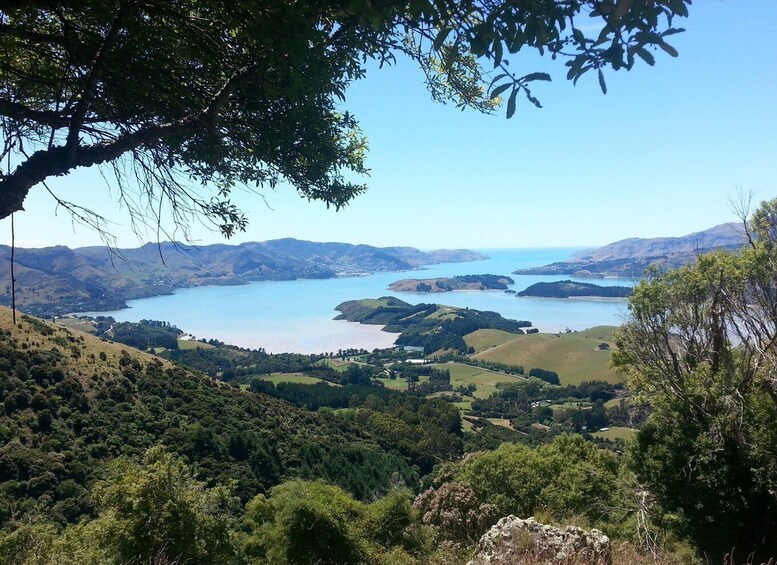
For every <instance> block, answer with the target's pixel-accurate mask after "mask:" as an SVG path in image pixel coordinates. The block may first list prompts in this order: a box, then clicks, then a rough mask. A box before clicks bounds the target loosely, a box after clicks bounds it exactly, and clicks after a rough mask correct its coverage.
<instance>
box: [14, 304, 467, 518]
mask: <svg viewBox="0 0 777 565" xmlns="http://www.w3.org/2000/svg"><path fill="white" fill-rule="evenodd" d="M6 314H7V312H4V313H3V316H4V317H3V319H4V320H5V315H6ZM35 323H36V324H44V323H43V322H40V321H36V322H35ZM8 325H9V326H10V324H8ZM46 327H47V328H50V329H51V330H52V331H51V334H50V335H43V334H40V333H37V332H35V331H34V327H33V325H32V324H30V323H28V322H22V327H17V328H14V329H12V330H10V331H9V330H3V331H2V335H0V400H2V405H3V411H4V413H3V414H2V415H0V434H2V439H3V445H2V447H0V518H2V520H3V523H4V524H14V523H18V521H19V520H21V519H22V518H23V517H24V516H26V515H29V514H30V513H31V512H33V511H35V512H40V513H44V514H46V515H47V516H49V517H50V519H51V520H53V521H54V522H58V523H64V522H73V521H76V520H78V519H79V517H80V516H81V515H84V514H85V515H90V514H91V513H92V512H93V511H94V508H93V506H92V505H91V503H90V502H89V500H88V498H87V497H86V496H85V490H86V488H87V487H88V486H89V485H90V484H91V483H92V482H93V481H94V480H95V479H96V478H97V476H98V473H99V470H100V465H101V464H102V463H104V462H106V461H108V460H111V459H113V458H115V457H117V456H121V455H138V454H140V453H142V452H143V451H144V450H145V449H146V448H148V447H150V446H153V445H156V444H160V443H161V444H162V445H164V446H166V447H168V448H169V449H171V450H172V451H174V452H176V453H178V454H181V455H185V456H186V457H188V458H189V459H190V460H191V461H196V462H197V464H196V473H197V476H198V478H199V479H201V480H206V481H207V482H208V483H209V484H222V485H224V484H228V483H229V482H230V481H234V482H235V483H236V491H235V493H236V494H237V496H239V497H241V498H242V499H243V500H247V499H248V498H249V497H251V496H253V495H255V494H256V493H257V492H264V491H266V490H267V489H269V488H271V487H272V486H273V485H276V484H278V483H280V482H281V481H282V480H283V479H284V478H286V477H304V478H308V479H325V480H328V481H331V482H333V483H335V484H339V485H341V486H342V487H344V488H346V489H348V490H349V491H350V492H352V493H353V494H355V495H356V496H358V497H360V498H369V497H371V496H373V495H375V494H376V493H381V492H384V491H385V490H386V489H387V488H388V485H389V484H390V482H391V479H392V477H395V478H396V479H397V480H399V481H400V482H404V483H406V484H409V485H413V484H414V483H415V482H416V481H417V473H416V471H414V470H413V469H411V468H410V466H409V465H408V463H407V460H406V459H405V458H404V457H402V456H401V455H400V454H399V453H397V452H396V451H394V450H396V449H398V445H397V444H396V443H392V440H391V439H389V438H388V437H382V438H372V437H371V436H370V434H369V433H368V432H365V431H362V430H360V429H358V428H357V427H356V426H355V425H354V424H351V423H349V422H347V421H346V420H344V419H340V418H335V417H334V416H331V415H325V414H322V415H316V414H313V413H310V412H305V411H302V410H299V409H297V408H295V407H293V406H291V405H289V404H288V403H285V402H282V401H279V400H274V399H272V398H270V397H267V396H264V395H259V394H251V393H247V392H244V391H242V390H240V389H239V388H234V387H230V386H227V385H225V384H221V383H218V382H216V381H214V380H212V379H209V378H206V377H200V376H197V375H194V374H192V373H190V372H187V371H185V370H183V369H180V368H173V367H169V366H165V365H164V364H163V363H162V362H161V361H159V360H158V359H154V358H151V357H148V356H146V355H144V354H142V353H139V352H138V353H134V354H130V353H128V352H127V351H122V350H120V349H119V348H118V346H115V345H111V344H107V343H102V342H100V341H99V340H97V339H96V338H91V337H86V336H78V337H76V336H75V335H73V334H71V333H70V332H69V331H67V330H65V329H63V328H55V327H52V326H49V325H47V324H46ZM59 342H62V343H64V344H66V345H57V343H59ZM456 416H458V414H456ZM376 439H379V441H380V442H381V444H382V445H384V446H386V447H385V449H384V448H381V447H380V446H379V445H378V443H377V441H376Z"/></svg>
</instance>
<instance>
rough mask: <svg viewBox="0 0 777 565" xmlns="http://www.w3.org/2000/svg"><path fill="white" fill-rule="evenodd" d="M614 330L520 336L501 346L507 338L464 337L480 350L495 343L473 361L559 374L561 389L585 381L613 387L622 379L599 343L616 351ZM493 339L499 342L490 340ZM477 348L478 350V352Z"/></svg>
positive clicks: (609, 328)
mask: <svg viewBox="0 0 777 565" xmlns="http://www.w3.org/2000/svg"><path fill="white" fill-rule="evenodd" d="M615 329H616V328H615V327H614V326H598V327H595V328H591V329H588V330H584V331H580V332H571V333H565V334H545V333H538V334H530V335H518V336H515V338H514V339H511V340H509V341H504V342H502V343H498V342H499V341H501V340H502V339H506V338H507V337H508V336H506V335H504V334H497V335H494V334H490V333H478V332H474V333H472V334H468V335H466V336H465V337H464V339H465V341H466V342H467V344H468V345H472V346H473V347H475V345H477V346H478V347H480V348H483V347H484V344H486V343H489V341H493V342H495V343H497V344H495V346H493V347H490V348H487V349H480V350H479V351H480V352H479V353H476V354H475V355H474V356H473V357H474V358H475V359H482V360H485V361H494V362H499V363H508V364H511V365H522V366H523V367H525V368H526V370H527V371H528V370H529V369H530V368H532V367H539V368H542V369H546V370H549V371H555V372H557V373H558V375H559V378H560V379H561V384H562V385H567V384H578V383H580V382H582V381H586V380H600V381H606V382H610V383H617V382H621V378H620V377H619V376H618V375H616V374H615V372H614V371H613V370H612V369H611V368H610V366H609V363H610V352H609V351H607V350H604V351H602V350H599V349H598V346H599V344H600V343H607V344H609V345H610V347H613V342H612V334H613V332H614V331H615ZM488 336H494V337H495V338H496V339H491V340H489V339H488ZM478 347H476V349H478Z"/></svg>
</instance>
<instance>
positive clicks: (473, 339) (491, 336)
mask: <svg viewBox="0 0 777 565" xmlns="http://www.w3.org/2000/svg"><path fill="white" fill-rule="evenodd" d="M517 337H520V336H519V335H518V334H513V333H510V332H506V331H503V330H475V331H474V332H472V333H470V334H467V335H465V336H464V342H465V343H466V344H467V347H474V348H475V352H476V353H480V352H481V351H485V350H486V349H491V348H492V347H496V346H497V345H502V344H503V343H507V342H508V341H513V340H514V339H515V338H517Z"/></svg>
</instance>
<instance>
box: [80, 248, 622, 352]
mask: <svg viewBox="0 0 777 565" xmlns="http://www.w3.org/2000/svg"><path fill="white" fill-rule="evenodd" d="M573 251H575V249H509V250H507V249H500V250H483V252H484V253H486V254H488V255H489V256H490V259H487V260H485V261H475V262H471V263H445V264H441V265H432V266H430V267H428V268H427V269H424V270H419V271H410V272H408V271H405V272H399V273H377V274H374V275H369V276H364V277H349V278H342V279H326V280H320V279H316V280H296V281H263V282H256V283H251V284H248V285H243V286H208V287H197V288H186V289H180V290H177V291H176V292H175V294H172V295H170V296H156V297H153V298H144V299H140V300H132V301H129V302H128V304H129V306H130V308H128V309H125V310H118V311H114V312H92V313H91V314H92V315H100V314H101V315H107V316H113V317H114V318H115V319H116V320H117V321H130V322H137V321H139V320H141V319H153V320H165V321H168V322H170V323H172V324H174V325H176V326H178V327H179V328H181V329H182V330H184V331H186V332H189V333H192V334H194V335H195V336H196V337H197V338H201V337H205V338H217V339H220V340H222V341H224V342H227V343H232V344H235V345H239V346H242V347H252V348H257V347H263V348H265V349H266V350H267V351H270V352H275V353H277V352H283V351H290V352H297V353H319V352H327V351H337V350H338V349H345V348H349V347H363V348H365V349H368V350H372V349H374V348H376V347H389V346H390V345H392V344H393V342H394V339H395V338H396V335H395V334H389V333H386V332H383V331H380V328H379V327H378V326H368V325H362V324H354V323H350V322H344V321H337V320H333V318H334V317H335V316H336V315H337V314H338V312H336V311H335V310H334V308H335V307H336V306H337V305H338V304H340V303H341V302H344V301H346V300H355V299H359V298H378V297H380V296H386V295H392V296H396V297H398V298H400V299H402V300H404V301H406V302H409V303H412V304H417V303H419V302H439V303H442V304H449V305H451V306H459V307H468V308H475V309H477V310H493V311H496V312H499V313H500V314H502V315H503V316H505V317H507V318H513V319H518V320H529V321H531V322H532V323H533V324H534V326H535V327H537V328H539V329H540V331H543V332H546V331H547V332H551V331H563V330H565V329H567V328H568V329H571V330H582V329H585V328H589V327H592V326H598V325H618V324H620V323H621V321H622V319H623V316H624V314H625V311H626V301H624V300H584V299H571V300H560V299H551V298H516V297H515V296H514V295H512V294H506V293H504V292H502V291H484V292H477V291H474V292H449V293H442V294H432V295H430V294H425V293H415V292H411V293H406V292H390V291H388V290H387V287H388V285H389V284H390V283H392V282H394V281H395V280H398V279H402V278H431V277H441V276H454V275H466V274H482V273H492V274H497V275H510V272H511V271H513V270H515V269H518V268H524V267H533V266H539V265H544V264H547V263H551V262H554V261H560V260H563V259H565V258H566V257H568V256H569V254H570V253H572V252H573ZM510 276H512V277H513V278H514V279H515V282H516V284H515V285H514V286H512V287H511V288H512V289H513V290H516V291H520V290H523V289H524V288H526V287H528V286H529V285H531V284H534V283H535V282H540V281H555V280H562V279H565V278H569V277H557V276H519V275H510ZM587 281H588V282H594V283H596V284H601V285H614V284H620V285H632V284H633V283H634V281H633V280H625V279H599V280H587Z"/></svg>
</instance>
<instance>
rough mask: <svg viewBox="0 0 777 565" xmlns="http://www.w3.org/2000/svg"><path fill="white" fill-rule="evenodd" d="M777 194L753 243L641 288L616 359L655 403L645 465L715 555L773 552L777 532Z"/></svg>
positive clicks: (758, 215) (670, 508)
mask: <svg viewBox="0 0 777 565" xmlns="http://www.w3.org/2000/svg"><path fill="white" fill-rule="evenodd" d="M775 210H777V200H771V201H769V202H763V203H762V204H761V205H760V207H759V208H758V210H756V212H755V213H754V214H753V215H752V218H751V219H750V221H747V222H745V224H744V228H745V229H744V233H743V235H745V234H746V235H747V236H748V239H749V242H750V245H749V246H748V247H747V248H746V249H744V250H743V251H741V252H739V253H736V254H729V253H714V254H708V255H703V256H701V257H700V258H699V259H698V261H697V262H696V263H695V264H693V265H689V266H686V267H683V268H680V269H677V270H674V271H669V272H665V273H661V272H654V273H652V274H651V275H650V276H649V278H648V279H647V280H645V281H643V282H641V283H640V284H639V285H637V287H635V290H634V295H633V297H632V299H631V304H630V306H629V309H630V315H629V319H628V321H627V323H626V324H625V325H624V326H622V327H621V329H620V330H619V332H618V334H617V337H616V343H617V345H618V350H617V351H615V352H614V353H613V360H614V362H615V363H616V365H618V366H619V367H621V368H622V369H624V370H625V372H626V375H627V377H628V384H629V387H630V388H631V389H632V390H633V391H634V392H636V393H637V394H638V395H639V397H640V398H641V399H642V400H645V401H647V402H649V403H650V405H651V409H652V410H651V415H650V418H649V420H648V423H647V425H646V426H645V427H644V428H643V429H642V430H641V431H640V433H639V434H638V436H637V440H636V442H635V443H634V445H633V449H632V450H631V457H632V463H633V467H634V470H635V471H636V474H637V476H638V477H639V479H640V480H641V481H643V482H644V483H645V484H646V485H648V487H649V488H650V489H651V490H652V492H653V493H654V494H655V496H656V497H657V498H658V500H659V502H660V503H661V505H662V506H663V508H664V509H665V510H666V511H667V512H668V513H673V514H674V516H673V517H672V518H671V520H672V522H673V523H674V524H675V525H676V526H678V529H679V530H680V531H681V532H682V534H684V535H688V536H690V537H691V538H692V539H693V540H694V541H695V542H696V544H697V545H698V546H699V547H700V548H701V549H702V550H704V551H707V552H708V553H709V554H710V555H716V554H719V555H723V554H724V553H725V552H727V551H730V550H732V548H734V547H736V549H737V551H738V552H741V553H742V554H747V553H750V552H755V553H756V555H768V556H771V555H774V552H775V550H777V547H776V546H775V537H774V532H775V530H777V521H776V520H775V516H777V496H775V492H777V463H776V462H777V431H776V428H775V422H777V377H775V370H776V369H777V363H775V361H777V358H775V352H776V351H777V350H776V349H775V348H776V347H777V248H775V243H776V240H775V235H776V234H777V230H775V226H776V225H777V221H776V220H775V218H777V214H775Z"/></svg>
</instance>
